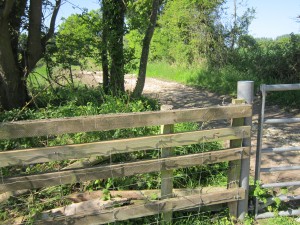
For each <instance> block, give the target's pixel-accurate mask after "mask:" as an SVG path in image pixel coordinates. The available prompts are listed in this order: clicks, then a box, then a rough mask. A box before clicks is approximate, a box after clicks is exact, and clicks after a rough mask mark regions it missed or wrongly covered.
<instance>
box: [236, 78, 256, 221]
mask: <svg viewBox="0 0 300 225" xmlns="http://www.w3.org/2000/svg"><path fill="white" fill-rule="evenodd" d="M237 97H238V98H241V99H244V100H245V101H246V103H247V104H251V105H252V104H253V99H254V81H238V84H237ZM245 125H247V126H252V117H248V118H245ZM243 146H249V147H251V138H245V139H244V140H243ZM249 174H250V157H249V158H247V159H243V160H242V162H241V177H240V186H241V187H242V188H244V189H245V190H246V195H245V199H244V200H241V201H239V202H238V219H239V220H244V218H245V216H246V213H247V212H248V194H249Z"/></svg>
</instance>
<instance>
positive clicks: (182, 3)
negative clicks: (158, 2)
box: [151, 0, 224, 65]
mask: <svg viewBox="0 0 300 225" xmlns="http://www.w3.org/2000/svg"><path fill="white" fill-rule="evenodd" d="M223 2H224V1H221V0H214V1H204V0H196V1H189V0H176V1H167V3H166V4H165V6H164V11H163V13H162V15H161V16H160V18H159V20H158V26H159V27H158V29H156V31H155V34H154V37H153V43H152V46H151V51H152V54H151V59H152V60H159V61H160V60H165V61H167V62H169V63H176V62H178V63H179V62H180V64H187V65H188V64H194V63H198V62H201V61H202V60H203V58H205V54H207V53H208V52H209V51H210V49H209V48H210V47H209V46H210V45H213V44H214V43H216V41H217V40H216V39H215V38H214V37H213V35H212V32H213V30H214V28H215V22H216V20H217V18H218V13H217V11H218V7H219V6H220V5H221V4H222V3H223Z"/></svg>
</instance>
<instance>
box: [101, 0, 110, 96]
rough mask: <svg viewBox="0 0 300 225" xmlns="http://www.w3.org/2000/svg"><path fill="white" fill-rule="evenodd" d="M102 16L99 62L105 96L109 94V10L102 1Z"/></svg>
mask: <svg viewBox="0 0 300 225" xmlns="http://www.w3.org/2000/svg"><path fill="white" fill-rule="evenodd" d="M102 13H103V14H102V15H103V25H102V26H103V28H102V43H101V61H102V74H103V90H104V93H105V94H108V92H109V69H108V56H107V51H108V49H107V41H108V40H107V34H108V28H109V26H108V13H109V10H108V8H107V5H106V1H102Z"/></svg>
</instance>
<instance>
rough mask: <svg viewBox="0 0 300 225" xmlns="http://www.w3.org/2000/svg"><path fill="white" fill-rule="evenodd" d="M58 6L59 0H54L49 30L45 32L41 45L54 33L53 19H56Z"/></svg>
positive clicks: (59, 4)
mask: <svg viewBox="0 0 300 225" xmlns="http://www.w3.org/2000/svg"><path fill="white" fill-rule="evenodd" d="M60 6H61V0H56V3H55V7H54V10H53V13H52V17H51V22H50V27H49V31H48V33H47V34H46V36H45V37H44V38H43V45H45V44H46V42H47V41H49V39H50V38H51V37H52V36H53V34H54V29H55V21H56V17H57V14H58V11H59V9H60Z"/></svg>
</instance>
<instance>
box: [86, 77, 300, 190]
mask: <svg viewBox="0 0 300 225" xmlns="http://www.w3.org/2000/svg"><path fill="white" fill-rule="evenodd" d="M81 79H82V81H83V82H84V83H86V84H88V85H97V83H101V73H85V74H84V75H82V76H81ZM135 82H136V77H135V76H134V75H130V74H129V75H126V76H125V87H126V89H127V90H129V91H131V90H133V88H134V86H135ZM144 95H146V96H148V97H151V98H156V99H159V101H160V103H161V104H163V105H165V104H166V105H172V106H173V109H180V108H193V107H209V106H216V105H224V104H229V103H230V102H231V97H230V96H226V95H218V94H215V93H212V92H209V91H206V90H203V89H196V88H193V87H189V86H186V85H182V84H179V83H176V82H170V81H162V80H158V79H154V78H147V79H146V84H145V88H144ZM258 112H259V99H258V97H257V96H256V97H255V101H254V115H253V136H252V155H251V174H254V168H255V151H256V135H257V124H258V122H257V119H258ZM265 115H266V118H282V117H300V111H299V110H296V109H295V110H290V111H289V112H287V111H285V110H283V109H280V108H279V107H278V106H266V112H265ZM227 124H228V121H227ZM222 125H224V123H222ZM207 126H208V127H210V128H213V127H215V126H217V125H216V124H215V123H212V124H208V125H207ZM299 134H300V126H299V125H298V124H289V125H288V124H280V125H265V128H264V134H263V147H282V146H300V135H299ZM299 162H300V153H299V152H290V153H281V154H265V155H264V156H263V158H262V167H276V166H283V165H284V166H290V165H297V164H298V165H300V164H299ZM261 179H262V181H263V183H273V182H284V181H300V172H299V171H297V170H294V171H286V172H279V173H278V172H276V173H266V174H263V173H262V174H261ZM290 191H291V192H292V193H297V194H300V188H298V189H296V188H290Z"/></svg>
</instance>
